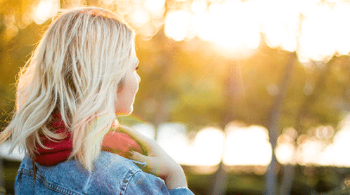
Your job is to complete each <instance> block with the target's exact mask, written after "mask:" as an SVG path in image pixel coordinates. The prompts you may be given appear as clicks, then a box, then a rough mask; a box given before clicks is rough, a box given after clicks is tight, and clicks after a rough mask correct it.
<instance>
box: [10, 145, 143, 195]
mask: <svg viewBox="0 0 350 195" xmlns="http://www.w3.org/2000/svg"><path fill="white" fill-rule="evenodd" d="M145 165H146V164H145V163H142V162H136V161H132V160H129V159H126V158H124V157H121V156H119V155H116V154H112V153H109V152H101V154H100V156H99V157H98V159H97V160H96V162H95V167H94V170H93V171H92V172H91V173H88V172H87V171H86V170H85V169H84V168H83V166H82V165H80V164H79V163H77V162H76V161H75V160H69V161H65V162H62V163H59V164H57V165H55V166H42V165H40V164H38V163H35V166H36V167H37V172H36V182H35V184H34V172H33V164H32V159H31V157H28V156H27V157H25V158H24V159H23V161H22V163H21V166H20V168H19V170H18V173H17V178H16V183H15V185H16V186H15V189H16V191H17V193H19V192H27V191H28V190H30V189H28V188H27V189H22V188H24V187H25V186H33V185H35V188H38V187H39V188H41V190H43V191H44V192H47V193H48V194H54V192H56V193H62V192H70V193H71V194H120V193H122V192H123V191H125V190H126V187H128V184H129V183H130V182H131V180H132V179H133V178H134V177H135V175H140V174H139V173H141V172H143V171H142V170H141V168H142V167H144V166H145ZM136 177H137V176H136ZM23 190H25V191H23Z"/></svg>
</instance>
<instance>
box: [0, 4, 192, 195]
mask: <svg viewBox="0 0 350 195" xmlns="http://www.w3.org/2000/svg"><path fill="white" fill-rule="evenodd" d="M137 67H138V59H137V57H136V53H135V48H134V33H133V31H132V30H131V29H130V28H129V27H127V26H126V25H125V24H124V23H122V22H120V20H119V19H118V18H117V17H116V15H114V14H113V13H112V12H110V11H107V10H104V9H101V8H95V7H87V8H79V9H74V10H68V11H66V12H64V13H63V14H61V15H60V16H59V17H58V18H57V19H56V20H55V21H54V22H53V23H52V25H51V26H50V27H49V29H48V30H47V32H46V33H45V34H44V36H43V38H42V39H41V41H40V43H39V45H38V46H37V48H36V50H35V52H34V53H33V56H32V58H31V59H30V60H29V61H28V64H27V65H26V66H25V68H23V70H22V71H21V73H20V76H19V82H18V86H17V97H16V112H15V114H14V116H13V118H12V120H11V122H10V124H9V125H8V127H7V128H6V129H5V130H4V131H3V132H2V133H1V134H0V143H2V142H3V141H5V140H6V139H7V138H11V141H12V148H14V147H15V146H16V145H19V146H22V148H23V149H24V150H25V151H26V152H27V154H28V155H27V156H26V157H25V158H24V160H23V162H22V163H21V166H20V168H19V170H18V174H17V178H16V182H15V191H16V194H34V193H35V194H169V193H170V194H180V193H181V194H193V193H192V192H191V191H190V190H189V189H188V188H187V183H186V178H185V175H184V172H183V170H182V168H181V166H180V165H179V164H177V163H176V162H175V161H174V160H173V159H172V158H171V157H169V156H168V155H167V154H166V153H165V152H164V151H163V150H162V149H161V148H160V147H159V146H158V145H157V144H156V143H155V142H154V141H153V140H150V139H148V138H146V137H144V136H142V135H140V134H139V133H138V132H136V131H134V130H132V129H131V128H128V127H125V126H121V125H119V124H118V123H117V122H116V114H117V115H127V114H130V113H131V112H132V110H133V102H134V98H135V95H136V92H137V90H138V87H139V82H140V77H139V75H138V74H137V72H136V69H137ZM111 130H113V131H117V132H116V133H111ZM107 135H109V136H110V137H107ZM125 135H129V136H130V137H131V138H132V139H131V138H130V137H129V136H126V137H125ZM113 136H114V137H113ZM121 137H123V139H121ZM106 140H107V141H106ZM108 140H109V141H108ZM111 140H112V141H111ZM114 140H115V143H117V146H115V143H114V146H113V142H114ZM120 140H124V142H122V141H120ZM125 140H126V141H125ZM119 141H120V142H119ZM135 141H136V142H135ZM111 142H112V144H111ZM122 143H124V145H123V144H122ZM118 144H119V146H118ZM129 146H130V147H129ZM139 146H141V148H140V147H139ZM113 147H117V148H113ZM120 148H124V149H122V150H124V151H122V153H119V154H125V155H124V156H127V157H128V158H129V159H127V158H124V157H122V156H123V155H117V154H113V153H111V152H108V151H101V150H109V149H112V150H109V151H112V152H113V151H115V150H116V151H118V150H119V151H121V150H120ZM125 148H126V150H125ZM113 149H115V150H113ZM123 152H124V153H123ZM141 169H143V170H145V171H146V172H149V173H151V174H149V173H146V172H143V171H142V170H141ZM152 174H153V175H152ZM154 175H156V176H159V177H161V178H162V179H163V180H164V181H163V180H162V179H160V178H159V177H156V176H154Z"/></svg>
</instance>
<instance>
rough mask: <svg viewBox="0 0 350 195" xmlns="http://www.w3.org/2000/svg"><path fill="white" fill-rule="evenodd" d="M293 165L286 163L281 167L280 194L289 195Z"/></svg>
mask: <svg viewBox="0 0 350 195" xmlns="http://www.w3.org/2000/svg"><path fill="white" fill-rule="evenodd" d="M294 171H295V165H292V164H287V165H285V166H284V169H283V178H282V182H281V190H280V195H289V194H290V193H291V190H292V185H293V178H294Z"/></svg>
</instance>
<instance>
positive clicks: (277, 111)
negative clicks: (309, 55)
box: [265, 53, 296, 195]
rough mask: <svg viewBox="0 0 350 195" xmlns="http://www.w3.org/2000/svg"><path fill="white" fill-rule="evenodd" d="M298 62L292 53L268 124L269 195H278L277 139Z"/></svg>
mask: <svg viewBox="0 0 350 195" xmlns="http://www.w3.org/2000/svg"><path fill="white" fill-rule="evenodd" d="M295 61H296V54H295V53H290V54H289V59H288V62H287V66H286V69H285V72H284V75H283V77H282V78H281V81H280V84H279V91H278V94H277V96H276V99H275V100H274V102H273V105H272V108H271V114H270V119H269V124H268V129H269V136H270V143H271V146H272V159H271V162H270V164H269V166H268V168H267V173H266V185H265V186H266V194H267V195H276V194H277V186H278V185H277V172H278V167H277V166H278V163H277V159H276V156H275V152H274V151H275V148H276V145H277V138H278V135H279V121H280V118H281V109H282V105H283V100H284V98H285V95H286V93H287V89H288V83H289V80H290V77H291V73H292V70H293V66H294V64H295Z"/></svg>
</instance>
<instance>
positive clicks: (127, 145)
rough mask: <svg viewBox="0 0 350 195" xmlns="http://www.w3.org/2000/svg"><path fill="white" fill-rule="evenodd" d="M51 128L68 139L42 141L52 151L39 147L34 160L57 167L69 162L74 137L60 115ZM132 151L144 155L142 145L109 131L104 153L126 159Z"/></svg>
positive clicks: (128, 137)
mask: <svg viewBox="0 0 350 195" xmlns="http://www.w3.org/2000/svg"><path fill="white" fill-rule="evenodd" d="M51 127H52V128H53V129H54V131H55V133H66V134H67V137H66V138H64V139H62V140H55V141H53V140H49V139H47V138H44V139H43V140H42V143H43V145H44V146H46V147H48V148H51V149H45V148H43V147H41V146H38V148H37V152H36V154H35V156H34V160H35V162H37V163H39V164H41V165H45V166H52V165H56V164H58V163H60V162H63V161H65V160H67V158H68V157H69V156H70V154H71V153H72V149H73V138H72V135H71V133H70V131H68V130H67V128H66V127H65V124H64V122H63V121H62V118H61V115H60V114H59V113H55V114H54V122H52V123H51ZM130 150H134V151H137V152H140V153H142V149H141V147H140V145H139V144H138V143H137V142H136V141H134V140H133V139H132V138H131V137H130V136H129V135H127V134H125V133H119V132H114V131H109V132H108V133H107V134H106V135H105V137H104V139H103V142H102V151H109V152H112V153H115V154H118V155H120V156H123V157H126V153H127V152H128V151H130Z"/></svg>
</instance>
